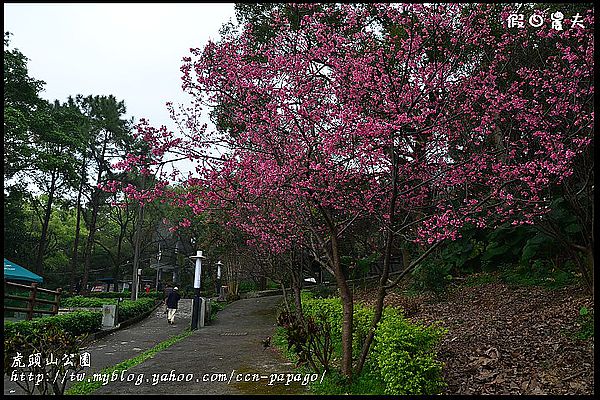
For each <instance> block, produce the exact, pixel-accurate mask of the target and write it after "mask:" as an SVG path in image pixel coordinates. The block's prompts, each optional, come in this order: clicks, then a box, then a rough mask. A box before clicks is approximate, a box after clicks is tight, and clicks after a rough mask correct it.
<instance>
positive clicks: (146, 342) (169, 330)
mask: <svg viewBox="0 0 600 400" xmlns="http://www.w3.org/2000/svg"><path fill="white" fill-rule="evenodd" d="M191 315H192V300H190V299H182V300H180V302H179V308H178V310H177V314H175V324H174V325H169V324H168V323H167V316H166V314H164V306H159V307H158V308H157V309H156V310H155V311H154V312H153V313H152V314H150V315H149V316H148V317H147V318H145V319H143V320H142V321H140V322H138V323H136V324H134V325H132V326H129V327H127V328H124V329H120V330H117V331H115V332H113V333H110V334H108V335H107V336H105V337H103V338H100V339H97V340H95V341H93V342H90V343H89V344H88V345H87V346H86V347H84V348H83V349H82V351H87V352H89V353H90V361H91V362H90V363H91V366H90V367H89V368H85V369H84V371H85V373H86V375H91V374H93V373H94V372H98V371H100V370H101V369H103V368H106V367H110V366H113V365H116V364H118V363H120V362H121V361H125V360H127V359H130V358H133V357H135V356H137V355H139V354H141V353H143V352H144V351H146V350H149V349H151V348H152V347H154V346H156V345H157V344H158V343H160V342H162V341H164V340H167V339H168V338H170V337H171V336H175V335H177V334H179V333H181V332H183V331H184V330H185V328H187V327H189V326H190V320H191ZM69 386H70V385H69V384H67V388H69ZM4 394H24V392H23V391H22V389H21V388H19V387H18V386H17V384H16V383H14V382H11V381H10V379H9V378H8V377H7V376H6V375H5V376H4Z"/></svg>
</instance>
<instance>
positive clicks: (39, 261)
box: [35, 170, 58, 275]
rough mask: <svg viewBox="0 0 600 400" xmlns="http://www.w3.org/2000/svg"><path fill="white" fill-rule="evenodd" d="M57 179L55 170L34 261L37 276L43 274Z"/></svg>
mask: <svg viewBox="0 0 600 400" xmlns="http://www.w3.org/2000/svg"><path fill="white" fill-rule="evenodd" d="M57 178H58V172H57V171H56V170H53V171H52V178H51V181H50V191H49V192H48V200H47V201H46V207H45V212H44V219H43V221H42V234H41V236H40V243H39V247H38V253H37V258H36V260H35V271H36V273H37V274H38V275H42V274H43V273H44V253H45V252H46V241H47V240H48V225H49V224H50V216H51V215H52V203H53V202H54V192H55V191H56V180H57Z"/></svg>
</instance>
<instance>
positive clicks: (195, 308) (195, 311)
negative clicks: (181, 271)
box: [190, 250, 204, 330]
mask: <svg viewBox="0 0 600 400" xmlns="http://www.w3.org/2000/svg"><path fill="white" fill-rule="evenodd" d="M190 258H191V259H192V260H195V261H196V269H195V270H194V301H193V303H192V330H195V329H198V315H199V314H200V307H202V304H201V301H202V300H201V299H200V283H201V282H200V278H201V276H202V259H203V258H204V256H203V255H202V250H197V251H196V255H195V256H191V257H190Z"/></svg>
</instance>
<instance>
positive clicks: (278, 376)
mask: <svg viewBox="0 0 600 400" xmlns="http://www.w3.org/2000/svg"><path fill="white" fill-rule="evenodd" d="M281 301H282V297H281V296H271V297H262V298H253V299H243V300H238V301H236V302H234V303H232V304H230V305H229V306H228V307H227V308H225V309H224V310H222V311H220V312H219V313H218V314H217V319H216V320H215V321H213V323H212V324H211V325H209V326H205V327H204V328H200V329H198V330H197V331H195V332H194V333H193V334H192V335H191V336H189V337H187V338H185V339H184V340H182V341H180V342H178V343H176V344H174V345H172V346H171V347H169V348H167V349H165V350H162V351H160V352H159V353H157V354H156V355H155V356H154V357H153V358H151V359H149V360H146V361H145V362H144V363H142V364H139V365H137V366H135V367H132V368H131V369H130V370H128V371H126V372H125V373H124V374H123V375H121V376H119V377H118V378H117V380H115V381H112V382H108V384H106V385H104V386H102V387H101V388H100V389H98V390H97V391H95V392H94V394H161V393H165V394H167V393H168V394H294V393H304V392H305V388H306V386H304V385H302V380H304V381H305V383H306V380H308V379H311V378H312V379H316V378H317V377H316V375H314V376H310V377H308V376H307V377H305V376H304V375H302V376H300V375H292V366H291V364H290V363H289V362H287V361H286V360H285V359H283V358H282V357H281V356H280V355H279V353H277V352H276V351H275V349H273V348H271V347H267V348H265V347H264V346H263V340H264V339H265V338H267V337H269V336H271V335H272V334H273V332H274V330H275V319H276V315H277V307H278V305H279V304H280V303H281ZM190 320H191V300H187V299H184V300H182V301H180V309H179V310H178V312H177V315H176V317H175V325H168V324H167V321H166V316H165V315H164V313H163V309H162V307H159V308H158V309H157V310H156V311H155V312H154V313H153V314H151V315H150V316H149V317H148V318H146V319H144V320H143V321H140V322H139V323H137V324H135V325H132V326H130V327H128V328H125V329H122V330H119V331H116V332H113V333H112V334H110V335H108V336H106V337H104V338H100V339H98V340H96V341H95V342H92V343H90V344H89V345H88V346H87V348H86V351H88V352H89V353H90V355H91V367H90V368H86V369H85V373H86V378H87V377H92V376H93V373H94V372H98V371H100V370H101V369H102V368H105V367H108V366H113V365H115V364H118V363H119V362H121V361H124V360H127V359H130V358H132V357H135V356H136V355H139V354H141V353H142V352H144V351H146V350H148V349H150V348H152V347H154V346H155V345H156V344H158V343H160V342H162V341H164V340H166V339H168V338H169V337H172V336H175V335H177V334H179V333H181V332H182V331H183V330H184V329H186V328H187V327H189V326H190ZM319 378H320V377H319ZM121 379H124V381H121ZM128 379H129V381H127V380H128ZM294 379H296V382H294V381H293V380H294ZM178 380H179V382H178ZM288 380H289V381H290V382H289V384H288V385H286V383H287V382H288ZM298 380H300V382H298ZM136 383H137V384H136ZM269 383H271V384H269ZM67 387H68V386H67ZM4 394H22V390H21V389H20V388H19V387H18V386H17V385H16V384H15V383H14V382H10V381H9V380H8V379H7V377H6V376H5V379H4Z"/></svg>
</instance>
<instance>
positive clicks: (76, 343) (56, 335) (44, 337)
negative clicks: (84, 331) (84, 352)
mask: <svg viewBox="0 0 600 400" xmlns="http://www.w3.org/2000/svg"><path fill="white" fill-rule="evenodd" d="M46 319H48V318H46ZM36 321H42V320H36ZM27 322H29V323H28V324H26V325H27V328H26V329H23V330H21V331H20V332H16V331H15V329H14V328H15V327H14V325H18V324H22V323H15V324H13V326H12V327H10V328H12V329H11V333H10V334H9V335H7V334H6V331H5V336H4V374H5V375H7V376H10V377H11V378H12V377H13V374H25V375H26V376H34V377H36V381H35V383H34V382H30V381H29V380H18V379H17V380H16V381H15V383H16V384H17V385H18V386H20V387H21V388H22V389H23V390H24V391H25V392H26V393H27V394H30V395H31V394H34V392H37V393H38V394H41V395H46V394H52V393H53V394H63V393H64V390H65V385H66V382H67V381H66V380H65V379H58V380H57V379H56V377H59V376H61V377H64V376H66V375H67V374H68V373H69V372H72V373H77V372H79V371H81V370H82V369H83V367H84V366H83V365H82V364H81V359H80V357H79V355H80V349H81V345H82V343H83V337H81V336H75V335H73V334H71V333H69V332H67V331H65V330H64V329H62V328H61V327H59V326H58V325H53V324H50V325H42V324H40V323H36V322H35V321H31V322H30V321H27ZM5 328H6V326H5ZM34 354H39V356H40V359H41V360H42V361H41V362H40V363H31V362H28V359H29V356H31V355H34ZM65 356H66V357H69V358H71V357H72V358H71V361H72V365H69V364H66V363H65V362H64V361H63V357H65ZM18 357H22V362H23V365H18V364H15V362H16V360H17V359H18ZM49 357H54V358H55V360H57V361H58V362H57V363H46V362H45V360H47V359H48V358H49ZM38 377H41V379H39V380H38Z"/></svg>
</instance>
